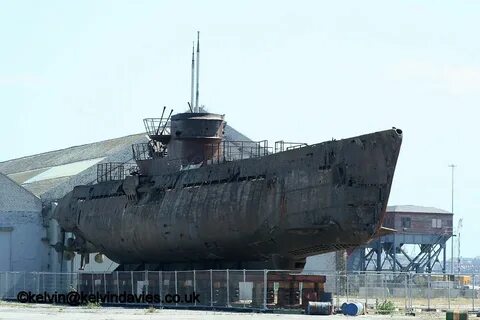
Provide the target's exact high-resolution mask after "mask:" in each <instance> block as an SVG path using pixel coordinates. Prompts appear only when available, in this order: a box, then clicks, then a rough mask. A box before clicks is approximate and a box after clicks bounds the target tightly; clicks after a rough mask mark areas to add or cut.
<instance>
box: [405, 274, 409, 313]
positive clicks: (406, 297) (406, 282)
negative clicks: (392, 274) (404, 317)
mask: <svg viewBox="0 0 480 320" xmlns="http://www.w3.org/2000/svg"><path fill="white" fill-rule="evenodd" d="M407 284H408V274H405V313H408V312H409V310H408V288H407Z"/></svg>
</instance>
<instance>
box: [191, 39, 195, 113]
mask: <svg viewBox="0 0 480 320" xmlns="http://www.w3.org/2000/svg"><path fill="white" fill-rule="evenodd" d="M194 78H195V41H194V42H193V44H192V88H191V94H190V108H191V107H193V87H194V86H195V80H194ZM192 112H193V111H192Z"/></svg>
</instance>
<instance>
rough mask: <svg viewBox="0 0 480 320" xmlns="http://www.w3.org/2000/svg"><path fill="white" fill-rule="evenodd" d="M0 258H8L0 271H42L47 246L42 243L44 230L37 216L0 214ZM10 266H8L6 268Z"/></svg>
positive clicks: (44, 266) (16, 212)
mask: <svg viewBox="0 0 480 320" xmlns="http://www.w3.org/2000/svg"><path fill="white" fill-rule="evenodd" d="M0 230H2V231H0V232H1V233H2V236H1V237H0V241H2V242H3V243H2V244H0V248H1V249H0V250H1V251H0V256H1V257H2V258H1V259H2V260H3V257H7V256H8V257H9V259H6V260H10V261H9V262H5V263H2V264H1V265H2V270H0V271H44V270H46V268H47V265H46V264H47V255H48V246H47V244H46V243H45V242H44V241H42V237H44V236H45V229H44V228H43V227H42V217H41V213H40V212H39V211H37V212H21V211H20V212H19V211H10V212H2V211H0ZM7 264H9V265H7Z"/></svg>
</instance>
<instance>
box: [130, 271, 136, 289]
mask: <svg viewBox="0 0 480 320" xmlns="http://www.w3.org/2000/svg"><path fill="white" fill-rule="evenodd" d="M130 286H131V290H132V294H134V292H135V291H133V271H130Z"/></svg>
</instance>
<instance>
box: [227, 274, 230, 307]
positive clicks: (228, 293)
mask: <svg viewBox="0 0 480 320" xmlns="http://www.w3.org/2000/svg"><path fill="white" fill-rule="evenodd" d="M226 306H227V307H230V272H229V270H228V269H227V305H226Z"/></svg>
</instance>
